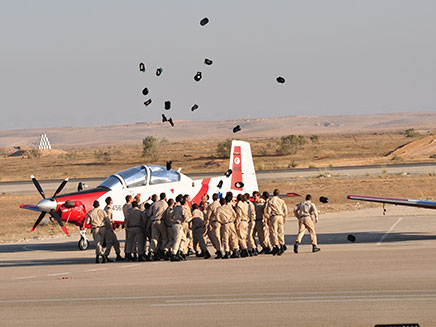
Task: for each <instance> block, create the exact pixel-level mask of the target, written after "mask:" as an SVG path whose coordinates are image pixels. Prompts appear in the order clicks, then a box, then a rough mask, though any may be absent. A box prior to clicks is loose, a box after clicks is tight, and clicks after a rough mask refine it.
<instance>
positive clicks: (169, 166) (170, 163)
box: [167, 161, 173, 170]
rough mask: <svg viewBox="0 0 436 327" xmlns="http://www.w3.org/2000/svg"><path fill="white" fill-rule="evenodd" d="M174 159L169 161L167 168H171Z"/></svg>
mask: <svg viewBox="0 0 436 327" xmlns="http://www.w3.org/2000/svg"><path fill="white" fill-rule="evenodd" d="M172 164H173V162H172V161H167V170H171V165H172Z"/></svg>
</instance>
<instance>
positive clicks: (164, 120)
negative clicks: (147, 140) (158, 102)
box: [162, 114, 168, 123]
mask: <svg viewBox="0 0 436 327" xmlns="http://www.w3.org/2000/svg"><path fill="white" fill-rule="evenodd" d="M166 121H168V119H167V117H166V116H165V115H164V114H162V123H165V122H166Z"/></svg>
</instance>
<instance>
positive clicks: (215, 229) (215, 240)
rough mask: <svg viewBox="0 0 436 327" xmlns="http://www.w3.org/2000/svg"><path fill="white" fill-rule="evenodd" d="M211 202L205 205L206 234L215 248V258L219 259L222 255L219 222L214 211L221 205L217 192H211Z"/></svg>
mask: <svg viewBox="0 0 436 327" xmlns="http://www.w3.org/2000/svg"><path fill="white" fill-rule="evenodd" d="M212 200H213V202H212V204H211V205H210V206H208V207H207V214H206V226H207V236H209V239H210V242H211V243H212V245H213V247H214V248H215V251H216V252H215V254H216V257H215V259H221V258H222V257H223V254H222V252H221V251H222V249H221V223H220V222H219V221H218V220H217V217H216V211H217V209H218V208H219V207H220V206H221V204H220V202H219V200H218V194H217V193H214V194H212Z"/></svg>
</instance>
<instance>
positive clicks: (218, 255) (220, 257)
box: [215, 251, 223, 259]
mask: <svg viewBox="0 0 436 327" xmlns="http://www.w3.org/2000/svg"><path fill="white" fill-rule="evenodd" d="M215 254H216V257H215V259H222V257H223V254H222V253H221V251H216V252H215Z"/></svg>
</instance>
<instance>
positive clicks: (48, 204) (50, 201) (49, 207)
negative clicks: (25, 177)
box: [30, 175, 68, 235]
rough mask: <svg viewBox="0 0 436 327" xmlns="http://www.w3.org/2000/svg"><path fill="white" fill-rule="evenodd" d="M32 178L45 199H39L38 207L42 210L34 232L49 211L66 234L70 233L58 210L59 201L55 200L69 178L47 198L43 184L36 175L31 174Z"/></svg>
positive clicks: (34, 225) (34, 226)
mask: <svg viewBox="0 0 436 327" xmlns="http://www.w3.org/2000/svg"><path fill="white" fill-rule="evenodd" d="M30 178H31V179H32V182H33V184H34V185H35V187H36V189H37V190H38V192H39V194H41V196H42V198H43V200H41V201H39V203H38V204H37V207H38V208H39V209H40V210H41V211H42V212H41V214H40V215H39V217H38V219H36V221H35V224H33V227H32V230H31V231H32V232H33V231H34V230H35V228H36V226H38V225H39V223H40V222H41V221H42V219H43V218H44V217H45V215H46V214H47V213H49V214H50V216H52V217H53V218H54V219H55V220H56V221H57V223H58V224H59V226H61V228H62V230H63V231H64V233H65V234H67V235H68V231H67V228H66V227H65V225H64V223H63V222H62V218H61V215H60V214H59V213H58V212H57V211H56V206H57V203H56V201H55V198H56V196H57V195H58V194H59V193H60V192H61V191H62V190H63V189H64V187H65V185H67V183H68V178H65V179H64V180H63V181H62V183H61V184H60V185H59V186H58V188H57V189H56V191H55V192H54V194H53V196H52V197H51V198H46V197H45V193H44V190H43V189H42V187H41V185H40V184H39V182H38V180H37V179H36V177H35V176H33V175H32V176H30Z"/></svg>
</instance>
